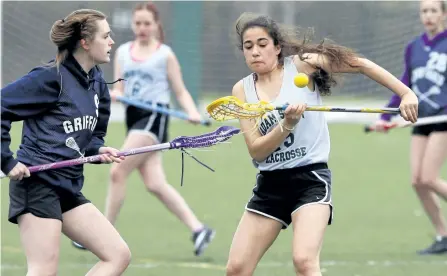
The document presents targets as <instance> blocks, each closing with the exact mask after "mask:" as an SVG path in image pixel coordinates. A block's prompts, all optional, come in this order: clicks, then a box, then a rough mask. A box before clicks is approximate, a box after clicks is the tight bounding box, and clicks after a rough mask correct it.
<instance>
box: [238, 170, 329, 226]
mask: <svg viewBox="0 0 447 276" xmlns="http://www.w3.org/2000/svg"><path fill="white" fill-rule="evenodd" d="M331 190H332V189H331V171H330V170H329V169H328V167H327V164H323V163H318V164H311V165H306V166H302V167H297V168H292V169H284V170H276V171H261V172H260V173H258V174H257V176H256V186H255V187H254V188H253V195H252V197H251V199H250V200H249V202H248V204H247V205H246V207H245V209H246V210H247V211H251V212H254V213H257V214H260V215H263V216H265V217H268V218H271V219H274V220H277V221H279V222H280V223H281V224H282V225H283V227H282V228H283V229H286V228H287V227H288V226H289V224H290V223H291V222H292V214H293V213H294V212H296V211H297V210H298V209H299V208H301V207H303V206H306V205H310V204H327V205H329V206H330V208H331V215H330V217H329V221H328V224H331V223H332V217H333V214H332V196H331V195H332V192H331Z"/></svg>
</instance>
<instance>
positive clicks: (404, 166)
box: [1, 122, 447, 276]
mask: <svg viewBox="0 0 447 276" xmlns="http://www.w3.org/2000/svg"><path fill="white" fill-rule="evenodd" d="M208 130H209V129H207V128H205V127H196V126H191V125H187V124H182V123H180V122H175V123H173V124H172V125H171V129H170V135H171V138H172V137H174V136H177V135H194V134H199V133H202V132H206V131H208ZM330 131H331V138H332V153H331V159H330V166H331V168H332V171H333V202H334V204H335V218H334V224H333V225H332V226H330V227H329V229H328V232H327V235H326V238H325V244H324V248H323V252H322V257H321V261H322V269H323V275H330V276H388V275H389V276H441V275H446V271H447V255H444V256H440V257H419V256H417V255H416V254H415V253H414V252H415V251H416V250H418V249H421V248H422V247H425V246H427V245H428V244H429V243H430V242H431V238H432V237H431V235H433V230H432V228H431V226H430V224H429V222H428V219H427V218H426V217H425V215H424V214H423V211H422V209H421V206H420V204H419V202H418V201H417V199H416V197H415V195H414V193H413V191H412V189H411V187H410V185H409V180H410V177H409V161H408V156H409V151H408V149H409V130H408V129H405V130H397V131H394V132H393V133H392V134H389V135H375V134H369V135H365V134H363V133H362V131H361V126H359V125H330ZM13 134H14V135H13V140H14V141H15V143H14V144H13V149H15V148H16V147H17V141H18V140H17V138H18V137H19V135H20V127H19V126H18V125H15V126H14V128H13ZM123 138H124V126H123V125H121V124H117V123H116V124H115V123H114V124H111V126H110V129H109V134H108V138H107V144H108V145H110V146H115V147H120V146H121V143H122V141H123ZM195 155H196V156H197V157H198V158H199V159H200V160H202V161H204V162H206V163H207V164H208V165H210V166H211V167H213V168H215V169H216V172H215V173H213V172H210V171H209V170H207V169H205V168H203V167H201V166H200V165H199V164H197V163H196V162H195V161H193V160H192V159H190V158H187V159H186V169H187V170H188V171H187V172H186V174H185V183H184V186H183V187H180V168H181V162H180V161H181V159H180V157H181V154H180V153H179V152H178V151H170V152H165V153H164V163H165V167H166V171H167V175H168V179H169V181H170V183H171V184H172V185H173V186H174V187H175V188H177V189H178V190H179V191H180V192H181V193H182V195H183V196H184V197H185V198H186V200H187V202H188V203H189V204H190V205H191V207H192V208H193V209H194V210H195V212H196V214H197V215H198V217H199V218H200V219H202V220H203V221H205V222H206V223H207V224H209V225H211V226H212V227H215V228H216V229H217V235H216V238H215V240H214V242H213V243H212V244H211V245H210V247H209V248H208V249H207V251H206V252H205V254H204V256H202V257H199V258H196V257H194V255H193V253H192V251H193V250H192V249H193V248H192V242H191V240H190V233H189V232H188V230H187V228H186V227H184V226H183V225H182V224H180V222H179V221H177V219H176V218H175V217H174V216H173V215H171V214H170V213H168V211H167V210H166V209H165V207H164V206H162V205H161V203H160V202H159V201H158V200H156V199H155V197H154V196H152V195H150V194H148V193H146V192H145V188H144V186H143V184H142V183H141V181H140V178H139V176H138V175H137V174H136V173H134V174H133V175H132V176H131V178H130V179H129V181H128V193H127V201H126V202H125V205H124V207H123V209H122V211H121V215H120V217H119V221H118V223H117V225H116V226H117V228H118V230H119V231H120V233H121V234H122V236H123V237H124V239H125V240H126V241H127V242H128V244H129V246H130V249H131V251H132V254H133V255H132V257H133V259H132V263H131V265H130V267H129V269H128V270H127V273H125V275H156V276H161V275H163V276H164V275H181V276H202V275H207V276H214V275H224V267H225V263H226V260H227V254H228V250H229V246H230V242H231V239H232V236H233V233H234V231H235V229H236V226H237V224H238V220H239V218H240V216H241V214H242V212H243V208H244V206H245V203H246V202H247V200H248V199H249V198H250V196H251V189H252V187H253V185H254V180H255V177H254V176H255V173H256V171H255V169H254V168H253V167H252V165H251V162H250V159H249V156H248V153H247V151H246V148H245V145H244V142H243V137H242V136H238V137H235V138H233V139H232V144H229V145H227V144H224V145H219V146H217V147H215V148H213V150H212V151H205V152H195ZM108 170H109V165H86V172H85V174H86V179H87V182H86V183H85V188H84V190H83V191H84V194H85V195H86V196H87V197H88V198H89V199H91V200H92V202H93V203H94V204H95V205H96V206H98V207H99V208H100V209H101V210H102V209H103V207H104V200H105V193H106V185H107V179H108ZM443 176H444V177H447V167H444V169H443ZM1 191H2V197H1V198H2V203H1V207H2V212H1V213H2V226H1V233H2V243H1V258H2V275H9V276H14V275H25V273H26V269H25V267H26V262H25V257H24V255H23V252H22V250H21V247H20V242H19V236H18V232H17V227H16V225H12V224H10V223H9V222H8V221H7V214H8V183H7V181H3V185H2V189H1ZM443 207H447V205H446V204H443ZM445 213H447V211H446V212H445ZM291 234H292V231H290V229H289V230H286V231H283V232H282V234H281V235H280V237H279V238H278V240H277V241H276V243H275V244H274V245H273V246H272V248H271V249H270V251H269V252H267V254H266V255H265V256H264V258H263V260H262V261H261V263H260V265H259V267H258V269H257V270H256V272H255V275H259V276H274V275H293V274H294V273H293V266H292V263H291V243H290V242H291ZM95 262H96V257H95V256H93V255H92V254H91V253H89V252H84V251H79V250H77V249H75V248H73V247H72V246H71V244H70V241H69V240H68V239H67V238H66V237H63V239H62V249H61V260H60V271H59V275H67V276H72V275H73V276H74V275H84V274H85V273H86V272H87V271H88V269H89V268H90V267H91V265H92V264H93V263H95Z"/></svg>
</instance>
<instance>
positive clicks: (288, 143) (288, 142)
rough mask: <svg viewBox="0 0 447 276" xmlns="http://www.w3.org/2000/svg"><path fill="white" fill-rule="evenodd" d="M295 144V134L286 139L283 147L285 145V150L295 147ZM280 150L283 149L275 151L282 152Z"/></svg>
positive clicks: (279, 148)
mask: <svg viewBox="0 0 447 276" xmlns="http://www.w3.org/2000/svg"><path fill="white" fill-rule="evenodd" d="M294 142H295V135H293V133H290V134H289V135H288V136H287V137H286V139H285V140H284V143H283V145H284V147H285V148H288V147H290V146H291V145H293V143H294ZM280 150H281V147H278V148H277V149H276V150H275V152H277V151H280Z"/></svg>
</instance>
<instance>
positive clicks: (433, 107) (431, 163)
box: [375, 0, 447, 254]
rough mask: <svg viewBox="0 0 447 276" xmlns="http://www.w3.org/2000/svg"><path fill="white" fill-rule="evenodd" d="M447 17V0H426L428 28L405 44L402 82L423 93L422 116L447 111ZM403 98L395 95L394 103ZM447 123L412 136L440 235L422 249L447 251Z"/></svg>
mask: <svg viewBox="0 0 447 276" xmlns="http://www.w3.org/2000/svg"><path fill="white" fill-rule="evenodd" d="M446 16H447V11H446V3H445V2H444V1H432V0H423V1H421V2H420V18H421V22H422V24H423V25H424V28H425V32H424V33H423V34H421V35H420V36H418V37H416V38H415V39H413V40H412V41H410V43H409V44H408V45H407V47H406V48H405V56H404V61H405V71H404V74H403V76H402V82H403V83H405V84H406V85H407V86H408V87H410V88H411V89H412V90H413V91H414V92H416V94H417V95H418V98H419V116H420V117H429V116H435V115H442V114H447V81H446V78H447V30H446V29H445V19H446ZM399 103H400V99H399V98H398V97H396V96H393V97H392V98H391V100H390V102H389V103H388V105H387V106H389V107H396V106H398V105H399ZM390 119H391V116H389V115H382V116H381V119H380V120H379V121H377V122H376V123H375V129H376V130H378V131H381V132H384V131H385V130H384V127H385V126H386V125H389V124H390V123H389V121H390ZM446 141H447V122H445V123H438V124H431V125H424V126H417V127H414V128H413V131H412V135H411V149H410V151H411V157H410V159H411V181H412V184H413V188H414V190H415V191H416V194H417V195H418V197H419V200H420V201H421V203H422V206H423V208H424V210H425V212H426V213H427V215H428V217H429V218H430V221H431V223H432V224H433V226H434V228H435V231H436V233H437V237H436V239H435V241H434V242H433V244H431V245H430V246H429V247H427V248H425V249H423V250H420V251H418V253H419V254H439V253H447V223H446V220H445V217H444V216H443V214H442V211H441V206H440V203H439V196H440V197H442V198H443V199H447V182H446V181H445V180H442V179H441V178H440V171H441V168H442V165H443V164H444V162H445V160H446V158H447V142H446Z"/></svg>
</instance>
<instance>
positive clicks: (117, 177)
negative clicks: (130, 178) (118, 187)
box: [110, 166, 126, 184]
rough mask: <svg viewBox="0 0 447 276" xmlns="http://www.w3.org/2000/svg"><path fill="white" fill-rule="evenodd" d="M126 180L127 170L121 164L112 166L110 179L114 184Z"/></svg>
mask: <svg viewBox="0 0 447 276" xmlns="http://www.w3.org/2000/svg"><path fill="white" fill-rule="evenodd" d="M125 180H126V174H125V172H124V171H123V170H122V169H120V167H119V166H112V168H111V169H110V181H111V182H112V183H113V184H121V183H123V182H124V181H125Z"/></svg>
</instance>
